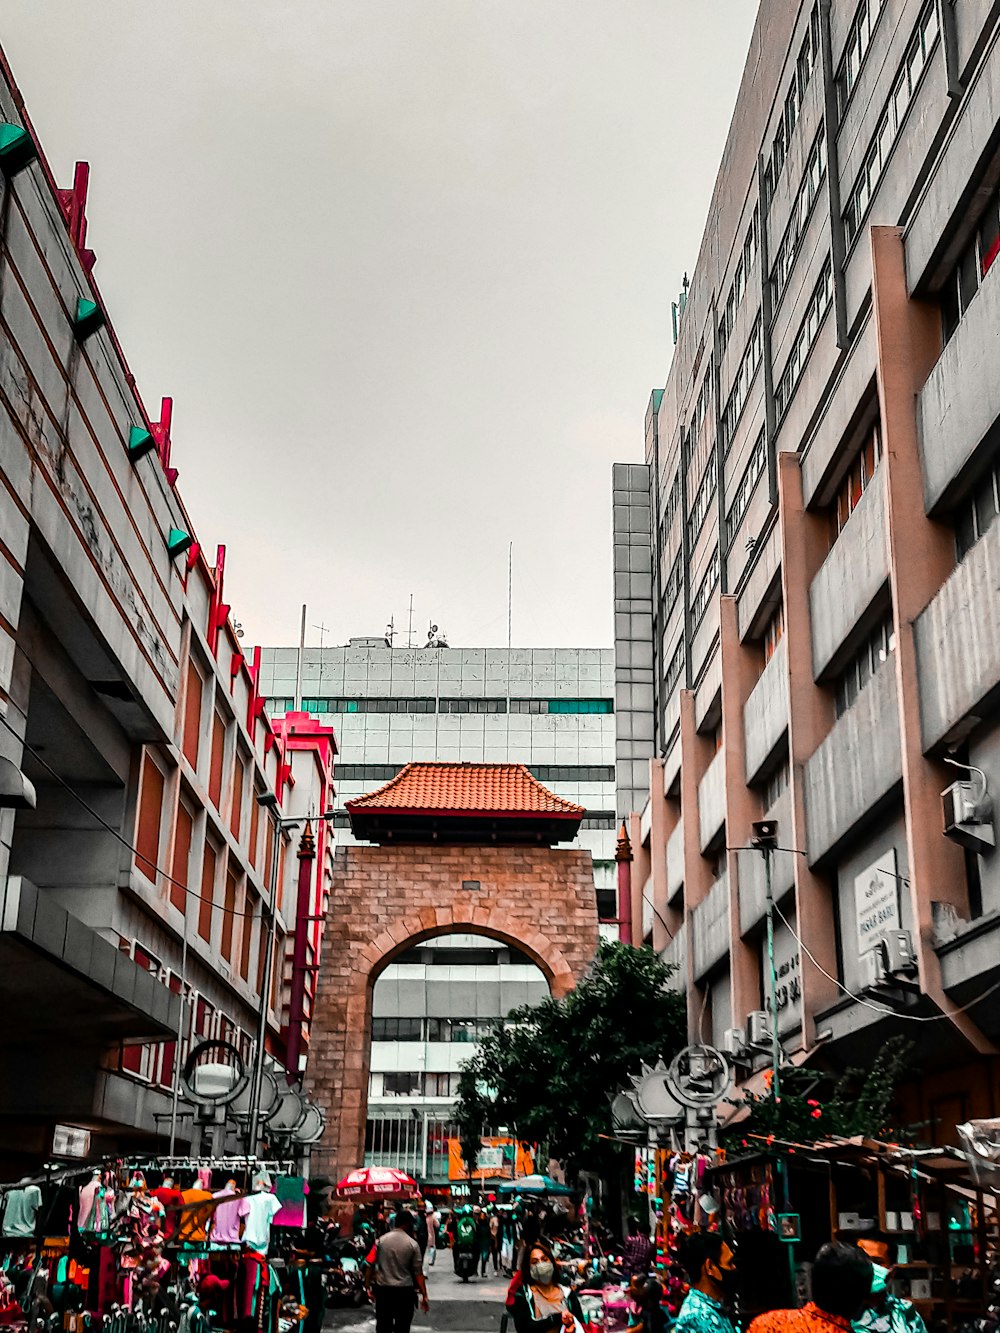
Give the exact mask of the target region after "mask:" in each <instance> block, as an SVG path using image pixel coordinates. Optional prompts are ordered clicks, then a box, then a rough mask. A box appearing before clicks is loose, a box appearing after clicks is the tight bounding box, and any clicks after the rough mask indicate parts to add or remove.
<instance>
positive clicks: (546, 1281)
mask: <svg viewBox="0 0 1000 1333" xmlns="http://www.w3.org/2000/svg"><path fill="white" fill-rule="evenodd" d="M529 1271H530V1273H531V1280H532V1282H537V1283H538V1285H539V1286H540V1287H549V1286H551V1285H552V1279H553V1278H554V1277H555V1275H556V1269H555V1264H553V1263H550V1262H549V1260H548V1259H546V1260H545V1261H544V1262H543V1263H540V1264H532V1265H531V1268H530V1270H529Z"/></svg>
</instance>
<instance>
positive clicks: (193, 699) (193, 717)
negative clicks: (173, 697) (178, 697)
mask: <svg viewBox="0 0 1000 1333" xmlns="http://www.w3.org/2000/svg"><path fill="white" fill-rule="evenodd" d="M204 688H205V684H204V681H203V680H202V678H201V672H200V671H199V670H198V668H197V667H196V666H195V664H194V662H192V661H190V659H189V660H188V668H187V684H186V686H185V688H184V740H183V743H182V745H181V749H182V750H183V751H184V757H185V758H186V759H187V761H188V763H189V764H190V765H191V767H192V768H195V769H196V768H197V767H198V744H199V741H200V740H201V697H202V693H203V691H204Z"/></svg>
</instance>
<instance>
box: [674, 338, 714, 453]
mask: <svg viewBox="0 0 1000 1333" xmlns="http://www.w3.org/2000/svg"><path fill="white" fill-rule="evenodd" d="M712 386H713V376H712V360H711V357H710V358H709V362H708V369H707V370H706V372H705V378H704V379H703V380H702V382H701V392H700V393H699V395H698V398H697V401H696V402H695V406H694V414H693V416H692V417H691V421H690V423H689V424H688V428H687V430H686V431H684V433H683V435H682V437H681V470H682V471H683V473H684V475H685V476H686V477H689V476H692V475H693V476H696V477H699V476H701V473H702V470H703V469H704V467H705V464H706V462H707V461H708V458H709V455H710V454H711V453H712V452H713V451H714V443H715V431H714V430H705V429H704V425H705V421H706V419H707V418H708V416H709V410H710V407H711V403H712Z"/></svg>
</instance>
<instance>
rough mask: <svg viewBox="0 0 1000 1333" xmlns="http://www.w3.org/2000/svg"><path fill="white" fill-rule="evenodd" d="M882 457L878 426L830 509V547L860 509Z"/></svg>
mask: <svg viewBox="0 0 1000 1333" xmlns="http://www.w3.org/2000/svg"><path fill="white" fill-rule="evenodd" d="M881 457H882V440H881V435H880V433H879V428H878V426H873V427H872V431H871V434H870V435H869V436H868V438H867V439H866V440H865V442H864V444H863V445H862V446H861V448H860V450H859V451H858V456H857V457H856V458H855V460H854V462H853V463H852V464H851V467H850V471H849V472H848V473H847V476H846V477H845V478H844V480H843V481H842V482H841V483H840V487H839V489H838V491H837V495H836V498H835V499H834V501H833V505H832V507H831V509H830V527H831V531H830V545H831V546H832V545H833V544H834V542H836V540H837V538H838V537H839V536H840V534H841V533H842V532H843V531H844V528H845V526H846V525H847V520H848V519H849V518H850V517H851V515H852V514H853V513H854V511H855V509H856V508H857V507H858V503H859V502H860V500H861V497H862V495H864V493H865V491H866V490H867V489H868V484H869V482H870V481H871V480H872V478H873V477H874V475H875V469H876V468H877V467H878V464H879V459H880V458H881Z"/></svg>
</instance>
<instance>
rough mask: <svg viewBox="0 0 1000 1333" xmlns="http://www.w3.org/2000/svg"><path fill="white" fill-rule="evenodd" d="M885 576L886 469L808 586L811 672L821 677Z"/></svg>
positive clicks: (878, 471) (880, 471) (877, 472)
mask: <svg viewBox="0 0 1000 1333" xmlns="http://www.w3.org/2000/svg"><path fill="white" fill-rule="evenodd" d="M888 577H889V554H888V549H887V547H886V539H885V479H884V469H883V468H881V467H879V468H876V469H875V475H874V477H872V479H871V481H870V482H869V483H868V487H867V489H866V490H865V492H864V494H863V495H862V496H861V499H860V500H859V501H858V504H857V507H856V508H855V510H854V512H853V514H851V516H850V518H849V519H848V520H847V523H846V525H845V527H844V530H843V532H841V534H840V536H839V537H838V539H837V542H836V544H835V545H834V547H833V549H832V551H831V552H830V554H829V555H828V556H827V558H826V560H825V561H824V562H823V564H822V566H821V567H820V570H819V573H818V574H817V575H816V577H815V578H814V579H813V581H812V587H811V588H810V589H809V619H810V621H811V625H812V650H813V674H814V675H815V677H816V679H817V680H819V679H820V678H821V677H822V675H823V673H824V672H825V671H826V670H827V669H828V667H829V666H830V663H831V662H832V661H833V659H834V657H835V656H836V654H837V652H838V651H839V650H840V648H841V647H842V646H843V644H844V641H845V639H847V637H848V635H849V634H850V632H851V630H852V629H854V627H855V625H856V624H857V623H858V621H859V620H860V619H861V617H862V616H863V615H864V613H865V611H867V610H868V608H869V607H870V606H871V604H872V602H873V601H874V600H875V598H876V596H877V595H878V593H879V591H880V589H881V588H882V585H883V584H884V583H885V581H886V579H887V578H888Z"/></svg>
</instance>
